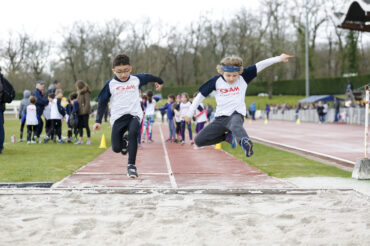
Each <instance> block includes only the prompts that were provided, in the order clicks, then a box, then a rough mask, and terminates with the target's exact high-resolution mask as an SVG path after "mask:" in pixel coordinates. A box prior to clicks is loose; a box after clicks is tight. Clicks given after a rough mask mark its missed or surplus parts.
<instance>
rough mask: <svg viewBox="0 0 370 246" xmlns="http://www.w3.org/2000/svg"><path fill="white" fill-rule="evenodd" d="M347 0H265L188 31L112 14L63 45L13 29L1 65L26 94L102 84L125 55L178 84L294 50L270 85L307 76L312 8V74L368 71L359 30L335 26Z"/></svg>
mask: <svg viewBox="0 0 370 246" xmlns="http://www.w3.org/2000/svg"><path fill="white" fill-rule="evenodd" d="M344 2H345V1H341V0H329V1H328V0H326V1H324V0H311V1H300V0H295V1H288V0H262V1H261V7H260V9H259V10H258V11H253V12H252V11H250V10H248V9H245V8H241V9H240V10H239V11H237V12H236V13H234V14H232V15H230V16H229V17H228V18H225V17H223V18H221V19H219V20H213V19H212V18H210V17H208V16H207V15H204V16H200V17H199V19H198V20H196V21H193V22H192V23H191V24H190V25H189V26H187V27H185V28H179V27H176V26H171V25H166V26H164V25H163V24H160V23H152V22H151V20H150V19H149V18H148V19H147V20H145V21H143V22H140V23H134V22H129V21H127V20H118V19H113V20H111V21H109V22H106V23H105V24H104V25H98V24H96V23H93V22H76V23H74V24H73V25H72V26H70V27H68V28H66V29H65V30H63V31H62V33H63V34H62V40H61V41H60V42H58V43H55V41H48V40H40V39H37V38H36V37H35V36H33V35H31V34H28V33H18V34H9V36H8V37H7V38H6V39H1V38H0V42H1V44H2V45H1V46H0V47H1V48H0V57H1V60H2V61H1V63H0V64H3V65H2V67H3V71H5V74H6V76H7V77H8V78H9V80H10V81H12V83H13V84H14V87H15V89H16V91H18V92H21V91H22V90H24V89H30V88H34V85H35V81H36V80H40V79H41V80H45V81H47V82H51V81H52V80H54V79H58V80H60V81H62V83H63V88H65V89H67V90H72V89H74V84H75V81H77V80H79V79H81V80H84V81H85V82H87V83H88V84H89V85H90V87H91V88H93V89H100V88H101V87H102V86H103V84H104V83H105V81H106V80H107V79H109V78H110V77H112V72H111V62H112V59H113V57H114V56H115V55H116V54H118V53H126V54H127V55H129V56H130V57H131V60H132V64H133V66H134V72H137V73H140V72H148V73H152V74H156V75H159V76H160V77H162V78H163V79H164V80H165V81H166V83H168V84H170V85H179V86H183V85H193V84H200V83H203V82H205V81H206V80H207V79H208V78H210V77H211V76H213V75H215V74H216V70H215V67H216V65H217V64H218V63H219V61H220V60H221V58H223V57H224V56H226V55H238V56H240V57H242V58H243V59H244V62H245V65H249V64H254V63H256V62H258V61H259V60H262V59H265V58H268V57H271V56H276V55H280V54H281V53H282V52H285V53H288V54H293V55H294V56H295V61H294V62H291V63H289V64H287V65H284V66H273V67H271V68H269V69H270V71H271V72H265V73H263V74H261V76H259V78H258V80H263V81H268V83H269V84H270V85H271V84H272V83H273V81H276V80H287V79H301V78H304V73H305V70H304V65H305V63H304V51H305V50H304V48H305V40H304V36H305V18H304V16H305V13H306V11H308V15H309V25H308V29H309V32H310V37H309V49H310V57H309V67H310V76H311V77H313V78H315V77H316V78H319V77H339V76H342V75H343V74H344V73H358V74H365V73H366V72H367V68H368V67H369V63H370V48H369V47H366V46H364V45H362V42H360V41H361V38H362V36H361V35H360V34H359V33H358V32H354V31H347V30H342V29H340V28H338V27H337V26H336V25H335V17H333V13H334V12H335V11H336V10H337V9H338V8H341V6H344ZM318 39H319V40H318ZM270 87H271V88H272V86H270ZM271 90H272V89H271ZM269 93H272V92H270V91H269Z"/></svg>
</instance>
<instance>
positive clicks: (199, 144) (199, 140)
mask: <svg viewBox="0 0 370 246" xmlns="http://www.w3.org/2000/svg"><path fill="white" fill-rule="evenodd" d="M198 136H199V135H197V136H196V137H195V138H194V143H195V144H196V145H197V146H198V147H203V146H205V142H204V141H202V139H201V138H199V137H198Z"/></svg>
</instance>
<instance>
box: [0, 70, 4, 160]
mask: <svg viewBox="0 0 370 246" xmlns="http://www.w3.org/2000/svg"><path fill="white" fill-rule="evenodd" d="M4 79H5V78H4ZM3 90H4V89H3V75H2V74H1V68H0V154H1V153H2V152H3V149H4V138H5V131H4V111H5V103H3V102H2V97H3Z"/></svg>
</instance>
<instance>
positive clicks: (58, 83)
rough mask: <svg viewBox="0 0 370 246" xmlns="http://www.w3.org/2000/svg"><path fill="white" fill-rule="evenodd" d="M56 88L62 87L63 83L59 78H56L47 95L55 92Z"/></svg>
mask: <svg viewBox="0 0 370 246" xmlns="http://www.w3.org/2000/svg"><path fill="white" fill-rule="evenodd" d="M56 89H61V84H60V81H59V80H57V79H56V80H54V82H53V84H51V85H50V86H49V88H48V92H47V95H48V94H49V93H53V94H55V90H56Z"/></svg>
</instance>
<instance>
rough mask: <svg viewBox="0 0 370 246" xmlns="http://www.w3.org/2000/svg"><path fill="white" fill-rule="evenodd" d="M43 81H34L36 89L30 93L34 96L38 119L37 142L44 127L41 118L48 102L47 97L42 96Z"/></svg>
mask: <svg viewBox="0 0 370 246" xmlns="http://www.w3.org/2000/svg"><path fill="white" fill-rule="evenodd" d="M44 89H45V82H44V81H42V80H38V81H36V90H35V91H34V92H33V93H32V95H33V96H34V97H36V114H37V117H38V119H39V124H38V126H37V131H36V137H37V138H38V140H39V142H40V141H41V139H40V135H41V133H42V130H43V128H44V122H43V121H42V119H41V116H42V113H43V112H44V108H45V107H46V106H47V105H48V104H49V100H48V99H47V97H44Z"/></svg>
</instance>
